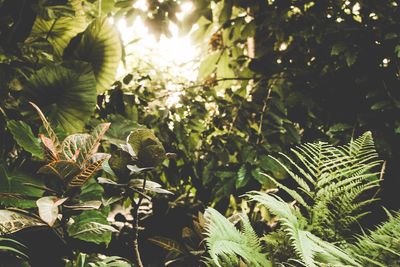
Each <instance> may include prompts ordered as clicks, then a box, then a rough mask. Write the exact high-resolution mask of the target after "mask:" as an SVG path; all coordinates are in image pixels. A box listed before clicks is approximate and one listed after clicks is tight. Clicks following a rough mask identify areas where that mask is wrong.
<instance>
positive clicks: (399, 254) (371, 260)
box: [349, 213, 400, 266]
mask: <svg viewBox="0 0 400 267" xmlns="http://www.w3.org/2000/svg"><path fill="white" fill-rule="evenodd" d="M388 215H389V219H388V220H387V221H385V222H384V223H382V224H380V225H379V226H377V227H376V229H374V230H372V231H368V232H367V233H364V234H363V235H360V236H359V237H357V242H356V243H355V244H353V245H351V246H350V247H349V251H350V253H352V254H353V255H354V256H355V257H356V258H357V259H358V260H359V261H360V262H361V263H362V265H363V266H397V265H399V264H400V260H399V259H400V231H399V230H400V229H399V228H400V214H399V213H395V214H394V215H392V214H390V213H388Z"/></svg>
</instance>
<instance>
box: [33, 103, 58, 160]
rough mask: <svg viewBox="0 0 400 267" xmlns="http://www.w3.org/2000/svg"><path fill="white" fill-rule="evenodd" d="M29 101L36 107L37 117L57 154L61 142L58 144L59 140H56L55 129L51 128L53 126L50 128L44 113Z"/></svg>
mask: <svg viewBox="0 0 400 267" xmlns="http://www.w3.org/2000/svg"><path fill="white" fill-rule="evenodd" d="M29 103H30V104H31V105H32V106H33V107H34V108H35V109H36V111H37V113H38V114H39V117H40V119H41V120H42V123H43V126H44V128H45V129H46V132H47V134H48V136H49V138H50V140H51V147H52V150H54V153H55V154H56V155H58V153H59V152H60V151H61V144H60V141H59V140H58V137H57V135H56V133H55V131H54V130H53V128H51V125H50V123H49V122H48V121H47V119H46V117H45V116H44V114H43V112H42V111H41V110H40V108H39V107H38V106H37V105H36V104H34V103H32V102H29ZM48 143H49V142H48Z"/></svg>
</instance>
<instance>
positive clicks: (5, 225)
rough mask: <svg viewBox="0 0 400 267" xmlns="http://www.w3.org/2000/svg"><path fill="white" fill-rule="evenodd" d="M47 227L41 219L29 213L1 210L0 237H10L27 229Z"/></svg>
mask: <svg viewBox="0 0 400 267" xmlns="http://www.w3.org/2000/svg"><path fill="white" fill-rule="evenodd" d="M45 225H46V224H45V223H44V222H42V221H41V220H40V219H39V218H37V217H36V216H34V215H32V214H29V213H28V212H24V211H13V210H0V235H8V234H12V233H15V232H18V231H20V230H22V229H25V228H29V227H42V226H45Z"/></svg>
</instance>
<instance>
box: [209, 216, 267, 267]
mask: <svg viewBox="0 0 400 267" xmlns="http://www.w3.org/2000/svg"><path fill="white" fill-rule="evenodd" d="M204 218H205V219H206V224H205V234H206V236H207V237H206V239H205V241H206V244H207V248H208V252H209V254H210V257H211V259H210V260H211V261H212V263H213V264H215V265H217V266H238V264H239V261H240V259H243V261H244V262H245V263H246V264H247V265H249V266H259V267H261V266H271V262H270V261H268V260H267V258H266V255H265V254H263V253H262V248H261V246H260V241H259V239H258V237H257V235H256V233H255V232H254V230H253V228H252V227H251V225H250V222H249V219H248V218H247V217H246V216H243V217H242V220H241V221H242V224H243V226H242V231H239V230H238V229H236V227H235V226H234V225H233V224H232V223H231V222H230V221H229V220H228V219H226V218H225V217H224V216H222V215H221V214H220V213H219V212H218V211H216V210H214V209H212V208H208V209H207V210H206V212H205V214H204Z"/></svg>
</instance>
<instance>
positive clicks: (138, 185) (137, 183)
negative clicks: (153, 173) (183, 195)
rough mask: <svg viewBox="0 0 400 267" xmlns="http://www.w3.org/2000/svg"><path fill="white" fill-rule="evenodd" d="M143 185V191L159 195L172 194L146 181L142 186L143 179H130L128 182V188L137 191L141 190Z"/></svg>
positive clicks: (154, 183) (156, 184)
mask: <svg viewBox="0 0 400 267" xmlns="http://www.w3.org/2000/svg"><path fill="white" fill-rule="evenodd" d="M143 185H144V190H146V191H150V192H154V193H159V194H173V193H172V192H171V191H168V190H166V189H163V188H161V185H160V184H159V183H156V182H153V181H149V180H146V184H144V180H143V179H132V180H130V181H129V187H131V188H135V189H138V190H142V189H143Z"/></svg>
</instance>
